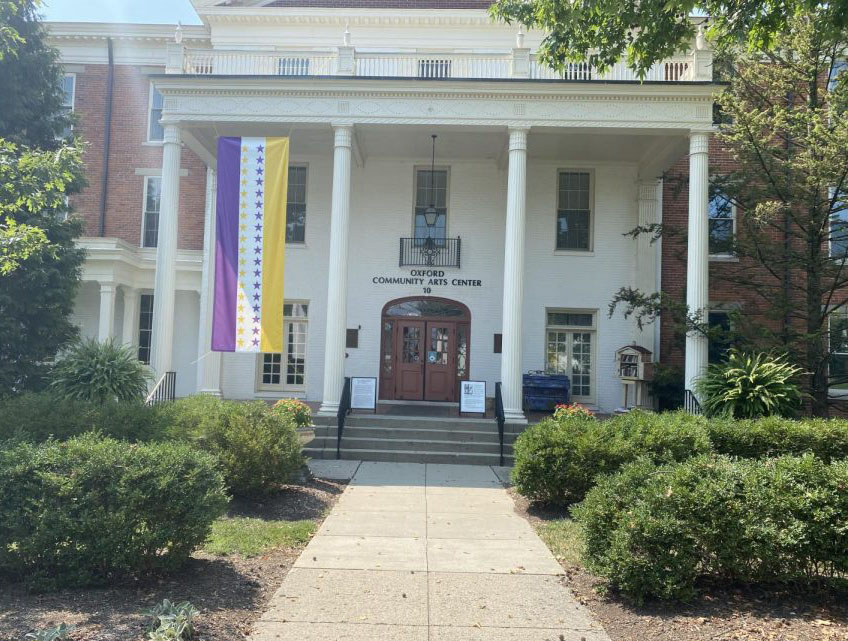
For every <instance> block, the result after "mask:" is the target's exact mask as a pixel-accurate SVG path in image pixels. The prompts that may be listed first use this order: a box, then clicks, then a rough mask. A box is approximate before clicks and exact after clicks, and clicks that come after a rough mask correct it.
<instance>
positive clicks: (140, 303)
mask: <svg viewBox="0 0 848 641" xmlns="http://www.w3.org/2000/svg"><path fill="white" fill-rule="evenodd" d="M153 296H154V294H153V292H142V293H141V294H140V295H139V299H138V319H136V320H138V330H137V332H136V340H137V341H138V346H137V347H136V357H137V358H138V360H139V361H140V362H142V363H144V364H145V365H150V357H151V355H152V353H153V305H154V302H155V300H154V298H153ZM148 297H149V299H150V310H149V311H148V310H147V309H145V305H144V301H145V299H146V298H148ZM145 314H146V315H148V316H149V317H150V327H149V328H148V327H146V326H145V324H144V323H142V319H143V318H144V316H145ZM144 333H146V334H149V335H150V341H149V342H148V344H147V346H145V344H144V341H142V339H141V337H142V334H144ZM142 350H146V351H147V359H146V360H145V359H143V358H142V357H141V352H142Z"/></svg>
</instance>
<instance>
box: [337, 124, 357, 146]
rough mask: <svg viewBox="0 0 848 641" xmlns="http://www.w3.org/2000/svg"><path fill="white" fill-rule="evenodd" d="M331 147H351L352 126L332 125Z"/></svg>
mask: <svg viewBox="0 0 848 641" xmlns="http://www.w3.org/2000/svg"><path fill="white" fill-rule="evenodd" d="M333 146H334V147H351V146H353V125H351V124H334V125H333Z"/></svg>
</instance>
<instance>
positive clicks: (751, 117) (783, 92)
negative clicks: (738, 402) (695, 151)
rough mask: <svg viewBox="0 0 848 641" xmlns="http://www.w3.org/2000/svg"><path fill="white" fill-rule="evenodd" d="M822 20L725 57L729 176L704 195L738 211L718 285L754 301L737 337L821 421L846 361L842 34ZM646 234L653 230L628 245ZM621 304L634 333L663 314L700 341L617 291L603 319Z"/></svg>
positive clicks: (650, 302)
mask: <svg viewBox="0 0 848 641" xmlns="http://www.w3.org/2000/svg"><path fill="white" fill-rule="evenodd" d="M828 19H829V14H828V12H827V11H822V12H821V13H818V12H812V13H808V14H804V15H801V16H796V17H793V18H791V19H790V21H789V23H788V28H787V30H786V32H785V33H782V34H779V35H777V36H776V37H775V39H774V41H773V42H772V43H771V44H770V45H769V46H768V48H765V47H763V48H761V49H759V50H756V51H753V52H750V53H742V54H739V55H737V56H736V57H735V59H734V60H733V64H732V70H731V78H732V79H731V83H730V86H729V88H728V89H727V91H725V92H723V93H722V94H720V95H719V96H718V97H717V101H718V104H719V106H720V110H721V113H722V121H723V124H720V125H719V131H718V134H717V137H718V141H719V143H720V144H721V145H723V146H724V147H725V148H726V149H728V150H729V151H730V153H731V155H732V158H733V161H734V165H735V167H736V169H735V170H734V171H732V172H731V173H729V174H727V175H723V176H716V178H714V179H713V184H712V185H711V190H712V192H713V193H714V194H716V195H718V196H720V198H721V199H723V200H725V201H726V202H728V203H732V204H734V205H735V206H736V210H737V234H736V236H735V238H734V240H733V242H732V246H731V247H729V248H728V249H729V250H730V251H732V253H734V254H735V255H736V257H737V258H738V259H739V261H738V263H735V266H734V264H727V265H723V269H722V270H721V272H719V273H718V275H719V277H720V278H722V279H725V280H726V281H728V282H729V283H730V284H732V285H733V287H734V289H735V291H737V292H739V293H740V295H741V296H743V297H744V298H746V299H747V300H749V301H752V302H751V304H748V305H745V306H743V307H742V308H741V309H739V310H737V312H736V316H737V322H736V323H735V325H736V328H737V332H738V333H739V334H740V336H741V337H742V338H743V339H745V340H746V341H747V343H748V344H749V345H751V346H754V347H757V348H760V349H765V350H778V351H782V352H785V353H788V354H789V357H790V360H791V362H793V363H794V364H796V365H799V366H801V367H802V368H803V370H804V372H805V373H806V378H807V388H808V392H809V394H810V398H811V411H812V413H813V414H815V415H819V416H826V415H827V414H828V395H829V387H830V386H831V384H833V383H834V378H835V375H837V374H839V375H842V378H843V379H844V380H842V381H836V382H845V381H848V376H845V375H848V367H844V368H843V369H839V367H838V366H837V364H834V363H833V362H832V356H833V354H834V353H835V352H837V351H839V352H841V351H848V322H846V318H848V317H846V316H845V315H846V312H848V308H847V307H846V306H848V198H846V194H848V155H846V153H845V150H846V149H848V116H846V113H848V112H847V111H846V110H848V75H846V74H841V75H840V74H838V71H839V69H840V66H841V62H840V61H841V59H842V56H843V55H844V52H845V51H846V47H848V30H846V31H844V32H837V31H834V30H830V29H826V28H821V24H820V23H821V21H822V20H828ZM646 231H648V232H650V231H656V230H635V232H634V233H643V232H646ZM661 233H663V234H664V233H666V230H661ZM619 304H624V305H626V311H625V313H626V314H635V315H636V317H637V319H638V320H640V321H641V322H646V321H650V320H653V319H655V318H656V316H657V315H659V314H662V313H666V314H672V315H673V316H674V318H676V319H678V322H682V323H683V324H684V325H685V329H686V330H687V331H706V329H705V328H704V324H705V323H704V322H703V321H704V319H698V318H693V317H692V315H691V313H689V310H685V308H684V311H683V313H682V314H681V310H680V303H679V301H677V302H674V301H671V300H670V298H669V297H668V296H667V295H666V296H664V295H653V296H648V295H646V294H644V293H641V292H638V291H634V290H632V289H622V290H621V291H619V293H618V295H617V296H616V297H615V299H614V300H613V302H612V304H611V313H612V311H614V309H615V307H616V306H617V305H619ZM675 306H676V307H675Z"/></svg>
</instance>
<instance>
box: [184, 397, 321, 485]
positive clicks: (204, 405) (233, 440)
mask: <svg viewBox="0 0 848 641" xmlns="http://www.w3.org/2000/svg"><path fill="white" fill-rule="evenodd" d="M167 413H168V418H169V421H170V423H171V427H170V429H171V433H172V435H173V436H175V437H179V438H185V439H189V440H190V441H191V442H193V443H196V444H197V445H198V446H199V447H201V448H202V449H205V450H207V451H208V452H211V453H212V454H214V455H215V456H216V457H217V458H218V460H219V461H220V462H221V465H222V466H223V470H224V476H225V478H226V481H227V484H228V486H229V488H230V490H231V491H232V492H233V493H234V494H239V495H245V494H252V493H256V492H267V491H270V490H273V489H275V488H277V487H278V486H279V485H280V484H283V483H289V482H291V481H292V480H294V478H295V477H296V475H297V474H298V473H299V472H300V470H301V468H302V467H303V464H304V458H303V454H302V453H301V444H300V439H299V438H298V435H297V431H296V430H295V426H294V423H293V421H292V419H291V418H288V417H286V416H284V415H282V414H279V413H274V412H272V411H271V409H270V408H269V407H268V405H266V404H265V403H263V402H262V401H253V402H235V401H223V400H221V399H219V398H215V397H211V396H194V397H190V398H187V399H180V400H178V401H175V402H174V403H171V404H170V407H169V408H168V410H167Z"/></svg>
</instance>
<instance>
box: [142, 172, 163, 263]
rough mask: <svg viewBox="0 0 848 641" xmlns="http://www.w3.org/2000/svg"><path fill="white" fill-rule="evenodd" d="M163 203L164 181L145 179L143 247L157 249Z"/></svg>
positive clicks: (151, 178)
mask: <svg viewBox="0 0 848 641" xmlns="http://www.w3.org/2000/svg"><path fill="white" fill-rule="evenodd" d="M161 201H162V179H161V178H160V177H159V176H147V177H146V178H145V179H144V217H143V220H142V226H141V229H142V231H141V246H142V247H156V246H157V244H158V238H159V206H160V203H161Z"/></svg>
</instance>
